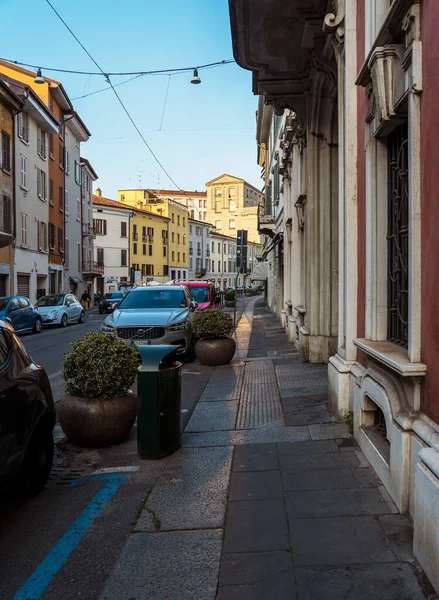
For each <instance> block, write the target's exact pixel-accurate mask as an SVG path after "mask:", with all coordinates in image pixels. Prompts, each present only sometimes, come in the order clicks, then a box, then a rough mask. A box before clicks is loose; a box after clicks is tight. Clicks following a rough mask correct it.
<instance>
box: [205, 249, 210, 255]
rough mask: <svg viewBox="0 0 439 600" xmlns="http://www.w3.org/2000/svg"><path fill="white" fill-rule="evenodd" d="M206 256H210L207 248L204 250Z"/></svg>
mask: <svg viewBox="0 0 439 600" xmlns="http://www.w3.org/2000/svg"><path fill="white" fill-rule="evenodd" d="M206 256H210V250H209V248H207V249H206Z"/></svg>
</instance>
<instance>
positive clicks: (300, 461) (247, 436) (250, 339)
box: [101, 299, 428, 600]
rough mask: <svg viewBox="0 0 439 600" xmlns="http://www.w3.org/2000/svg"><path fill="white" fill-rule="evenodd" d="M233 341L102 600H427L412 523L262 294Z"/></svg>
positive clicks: (321, 370) (319, 373) (322, 376)
mask: <svg viewBox="0 0 439 600" xmlns="http://www.w3.org/2000/svg"><path fill="white" fill-rule="evenodd" d="M236 339H237V344H238V348H237V353H236V356H235V360H234V362H233V363H232V364H231V365H228V366H225V367H217V368H215V369H213V371H212V373H211V376H210V379H209V381H208V384H207V386H206V387H205V389H204V392H203V394H202V396H201V398H200V400H199V402H198V404H197V406H196V408H195V410H194V412H193V414H192V416H191V418H190V420H189V422H188V424H187V427H186V430H185V434H184V436H183V448H182V449H181V450H180V451H178V452H176V453H175V454H174V455H172V456H171V457H169V458H168V459H166V463H165V464H164V465H163V470H162V473H161V475H160V477H159V478H158V480H157V481H156V483H155V485H154V487H153V488H152V490H151V492H150V494H149V496H148V497H147V499H146V501H145V504H144V506H143V507H142V508H141V510H140V511H139V515H138V520H137V522H136V524H135V525H134V528H133V531H132V533H131V535H130V536H129V537H128V539H127V543H126V545H125V548H124V550H123V551H122V553H121V556H120V558H119V561H118V564H117V565H116V568H115V569H114V571H113V573H112V575H111V576H110V578H109V579H108V581H107V584H106V587H105V590H104V592H103V594H102V595H101V599H103V600H110V599H111V600H116V599H117V600H165V599H169V600H174V599H175V600H189V599H190V600H214V599H216V600H265V599H269V600H293V599H294V600H421V599H425V598H427V597H428V596H427V595H426V592H425V591H424V588H423V584H422V583H421V582H422V581H423V576H422V573H420V570H419V568H418V567H417V564H416V562H415V561H414V558H413V555H412V550H411V548H412V525H411V522H410V520H409V519H408V518H407V517H406V516H402V515H399V514H397V510H396V508H395V507H394V505H393V503H392V501H391V500H390V498H389V496H388V495H387V493H386V492H385V490H384V488H383V487H382V486H381V484H380V481H379V480H378V479H377V478H376V477H375V475H374V472H373V470H372V469H371V467H370V466H369V464H368V462H367V460H366V459H365V457H364V455H363V454H362V452H361V451H360V450H359V448H358V447H357V446H356V444H355V442H354V440H353V439H352V438H351V437H350V435H349V431H348V428H347V426H346V425H345V424H342V423H337V422H335V418H334V416H333V415H331V414H330V413H329V412H328V410H327V376H326V373H327V367H326V366H325V365H322V366H321V365H309V364H304V363H300V362H299V358H298V355H297V352H295V351H294V349H293V347H292V346H291V345H290V344H289V343H288V341H287V339H286V336H285V334H284V332H283V331H282V329H281V328H280V325H279V323H278V321H277V319H276V318H275V317H274V316H273V315H271V314H270V313H269V312H268V311H267V310H266V309H265V308H264V307H263V305H262V301H261V299H255V300H254V301H253V300H252V301H250V302H248V303H247V306H246V309H245V312H244V313H243V315H242V318H241V320H240V322H239V326H238V328H237V331H236ZM199 368H200V370H201V369H202V367H201V366H200V367H199ZM143 464H145V467H144V468H145V469H148V464H150V463H147V462H145V463H143ZM162 464H163V463H162Z"/></svg>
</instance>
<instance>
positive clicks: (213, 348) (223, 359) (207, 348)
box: [195, 337, 236, 367]
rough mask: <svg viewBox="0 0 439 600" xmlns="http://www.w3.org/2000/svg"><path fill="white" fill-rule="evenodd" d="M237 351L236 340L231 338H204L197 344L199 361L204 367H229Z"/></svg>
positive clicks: (196, 349) (196, 350)
mask: <svg viewBox="0 0 439 600" xmlns="http://www.w3.org/2000/svg"><path fill="white" fill-rule="evenodd" d="M235 350H236V343H235V340H234V339H233V338H230V337H228V338H221V339H217V340H211V339H204V338H202V339H201V340H198V342H197V343H196V344H195V353H196V355H197V359H198V360H199V361H200V363H201V364H202V365H209V366H211V367H217V366H218V365H228V364H229V362H230V361H231V360H232V358H233V356H234V354H235Z"/></svg>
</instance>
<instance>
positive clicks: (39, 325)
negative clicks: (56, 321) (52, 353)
mask: <svg viewBox="0 0 439 600" xmlns="http://www.w3.org/2000/svg"><path fill="white" fill-rule="evenodd" d="M42 328H43V323H42V321H41V319H35V323H34V326H33V329H32V331H33V333H41V329H42Z"/></svg>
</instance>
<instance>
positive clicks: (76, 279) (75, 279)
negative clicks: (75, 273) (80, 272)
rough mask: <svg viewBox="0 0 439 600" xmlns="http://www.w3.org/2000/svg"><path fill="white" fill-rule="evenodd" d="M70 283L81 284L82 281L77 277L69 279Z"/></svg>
mask: <svg viewBox="0 0 439 600" xmlns="http://www.w3.org/2000/svg"><path fill="white" fill-rule="evenodd" d="M69 279H70V281H73V283H83V281H82V279H80V278H79V277H69Z"/></svg>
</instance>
